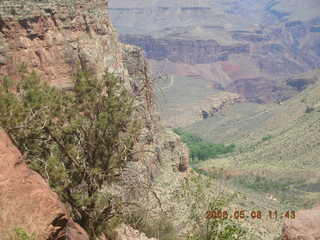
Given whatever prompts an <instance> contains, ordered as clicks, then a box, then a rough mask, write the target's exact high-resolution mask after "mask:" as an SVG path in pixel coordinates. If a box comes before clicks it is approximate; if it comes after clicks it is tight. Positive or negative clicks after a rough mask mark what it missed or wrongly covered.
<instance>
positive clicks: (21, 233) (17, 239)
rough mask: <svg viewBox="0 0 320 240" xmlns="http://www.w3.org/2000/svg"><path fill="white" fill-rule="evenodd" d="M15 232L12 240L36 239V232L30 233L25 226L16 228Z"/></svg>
mask: <svg viewBox="0 0 320 240" xmlns="http://www.w3.org/2000/svg"><path fill="white" fill-rule="evenodd" d="M13 232H14V235H13V236H12V237H11V239H12V240H36V237H35V235H34V234H31V235H30V234H28V233H27V232H26V231H25V230H24V229H23V228H15V229H14V230H13Z"/></svg>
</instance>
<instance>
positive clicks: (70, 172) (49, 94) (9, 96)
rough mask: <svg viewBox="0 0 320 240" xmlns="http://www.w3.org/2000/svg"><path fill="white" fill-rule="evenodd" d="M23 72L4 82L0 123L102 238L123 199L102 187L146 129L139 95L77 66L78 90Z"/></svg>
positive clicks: (83, 222) (114, 177)
mask: <svg viewBox="0 0 320 240" xmlns="http://www.w3.org/2000/svg"><path fill="white" fill-rule="evenodd" d="M20 78H21V79H19V81H16V82H14V81H12V80H10V79H9V78H4V79H3V80H2V82H1V84H0V112H1V118H0V126H1V127H2V128H4V129H5V130H6V131H7V132H8V133H9V134H10V136H11V138H12V139H13V141H14V142H15V144H16V145H17V146H18V148H19V149H20V151H22V153H23V154H24V156H25V159H26V161H27V163H28V164H29V166H30V167H31V168H32V169H34V170H36V171H37V172H39V173H40V174H41V175H42V176H43V177H44V178H45V179H46V180H47V181H48V182H49V184H50V186H51V187H52V188H53V189H54V190H55V191H56V192H57V193H58V194H59V196H60V198H61V199H62V200H63V201H64V202H65V203H67V204H68V205H69V206H71V209H72V215H73V218H74V219H75V220H76V222H78V223H79V224H80V225H81V226H82V227H84V228H85V229H86V230H87V232H88V233H89V235H90V237H91V239H96V237H97V236H99V235H100V233H101V232H102V231H103V229H104V226H105V224H106V223H107V222H108V221H109V220H110V219H112V218H113V217H114V216H115V215H116V213H117V212H118V211H119V209H120V205H121V202H120V200H119V199H117V197H115V196H114V195H113V194H112V193H109V192H107V191H104V188H105V186H106V185H109V184H111V183H112V182H115V181H117V180H118V179H119V175H120V174H119V173H120V171H121V169H123V168H125V167H126V164H127V162H128V161H130V160H131V159H132V155H133V146H134V144H135V142H136V141H137V138H138V136H139V132H140V129H141V127H140V125H141V124H140V123H139V121H138V120H136V117H134V113H135V112H136V107H135V106H134V98H133V96H132V95H131V93H130V92H129V91H127V90H126V89H125V88H124V87H123V86H124V84H123V80H121V79H119V78H117V77H115V76H113V75H111V74H109V73H105V75H104V77H103V79H102V80H97V79H96V78H95V77H93V76H91V75H90V74H88V73H85V72H79V73H78V74H76V76H75V81H74V83H75V87H74V90H73V91H72V92H70V91H69V92H67V91H63V90H59V89H56V88H53V87H50V86H48V85H47V84H45V83H42V82H41V81H40V79H39V78H38V76H37V75H36V74H35V73H28V72H27V71H26V70H25V69H23V68H22V69H21V77H20Z"/></svg>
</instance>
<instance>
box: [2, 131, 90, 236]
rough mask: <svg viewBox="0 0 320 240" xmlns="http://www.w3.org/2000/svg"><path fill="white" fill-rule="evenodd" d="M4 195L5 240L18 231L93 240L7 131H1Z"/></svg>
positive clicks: (3, 234)
mask: <svg viewBox="0 0 320 240" xmlns="http://www.w3.org/2000/svg"><path fill="white" fill-rule="evenodd" d="M0 193H1V198H0V210H1V211H0V238H1V239H7V238H8V237H9V236H10V235H12V234H13V233H14V229H16V228H21V229H23V230H24V231H25V232H26V233H28V234H30V235H31V234H34V235H35V236H36V238H37V240H38V239H39V240H42V239H52V240H58V239H59V240H62V239H66V237H68V239H70V240H71V239H72V240H88V239H89V238H88V236H87V234H86V232H85V231H84V230H83V229H82V228H81V227H80V226H78V225H77V224H76V223H74V222H73V221H72V219H71V218H70V217H69V215H68V212H67V210H66V208H65V206H64V205H63V204H62V203H61V202H60V200H59V198H58V196H57V194H55V193H54V192H52V191H51V190H50V188H49V186H48V185H47V183H46V182H45V181H44V180H43V178H42V177H41V176H40V175H39V174H38V173H36V172H34V171H32V170H30V169H29V168H28V167H27V166H26V164H25V163H24V158H23V156H22V155H21V154H20V152H19V151H18V149H17V148H16V147H15V146H14V145H13V143H12V142H11V140H10V138H9V136H8V135H7V134H6V133H4V131H3V130H0Z"/></svg>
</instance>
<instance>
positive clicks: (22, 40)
mask: <svg viewBox="0 0 320 240" xmlns="http://www.w3.org/2000/svg"><path fill="white" fill-rule="evenodd" d="M105 9H106V1H103V0H95V1H77V2H73V1H67V2H65V3H62V2H61V3H60V1H47V3H46V2H41V3H38V4H36V3H35V2H33V1H24V3H23V4H21V2H19V1H4V2H2V4H1V7H0V12H1V21H0V42H1V51H0V52H1V53H0V55H1V57H0V59H1V65H0V73H1V74H2V75H7V74H8V75H11V76H12V75H13V76H14V75H15V74H16V73H17V72H18V70H19V67H20V66H21V64H26V65H27V66H28V67H29V68H31V69H33V70H35V71H36V72H37V73H39V74H40V76H41V78H42V79H44V80H46V81H48V82H51V83H53V84H56V85H60V86H61V84H68V82H70V80H71V77H72V74H73V73H74V72H75V71H76V70H77V68H80V67H82V68H85V69H86V70H91V71H94V72H96V73H97V75H99V76H101V75H102V74H103V72H104V71H105V70H106V69H108V70H109V71H110V72H114V73H118V74H122V75H123V74H125V69H124V66H123V64H122V51H121V45H120V43H119V42H118V41H117V33H116V32H115V30H114V28H113V27H112V25H111V23H110V21H109V19H108V17H107V16H106V11H105Z"/></svg>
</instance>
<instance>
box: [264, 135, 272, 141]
mask: <svg viewBox="0 0 320 240" xmlns="http://www.w3.org/2000/svg"><path fill="white" fill-rule="evenodd" d="M271 138H272V136H271V135H268V136H265V137H263V138H262V141H263V142H265V141H268V140H270V139H271Z"/></svg>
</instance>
